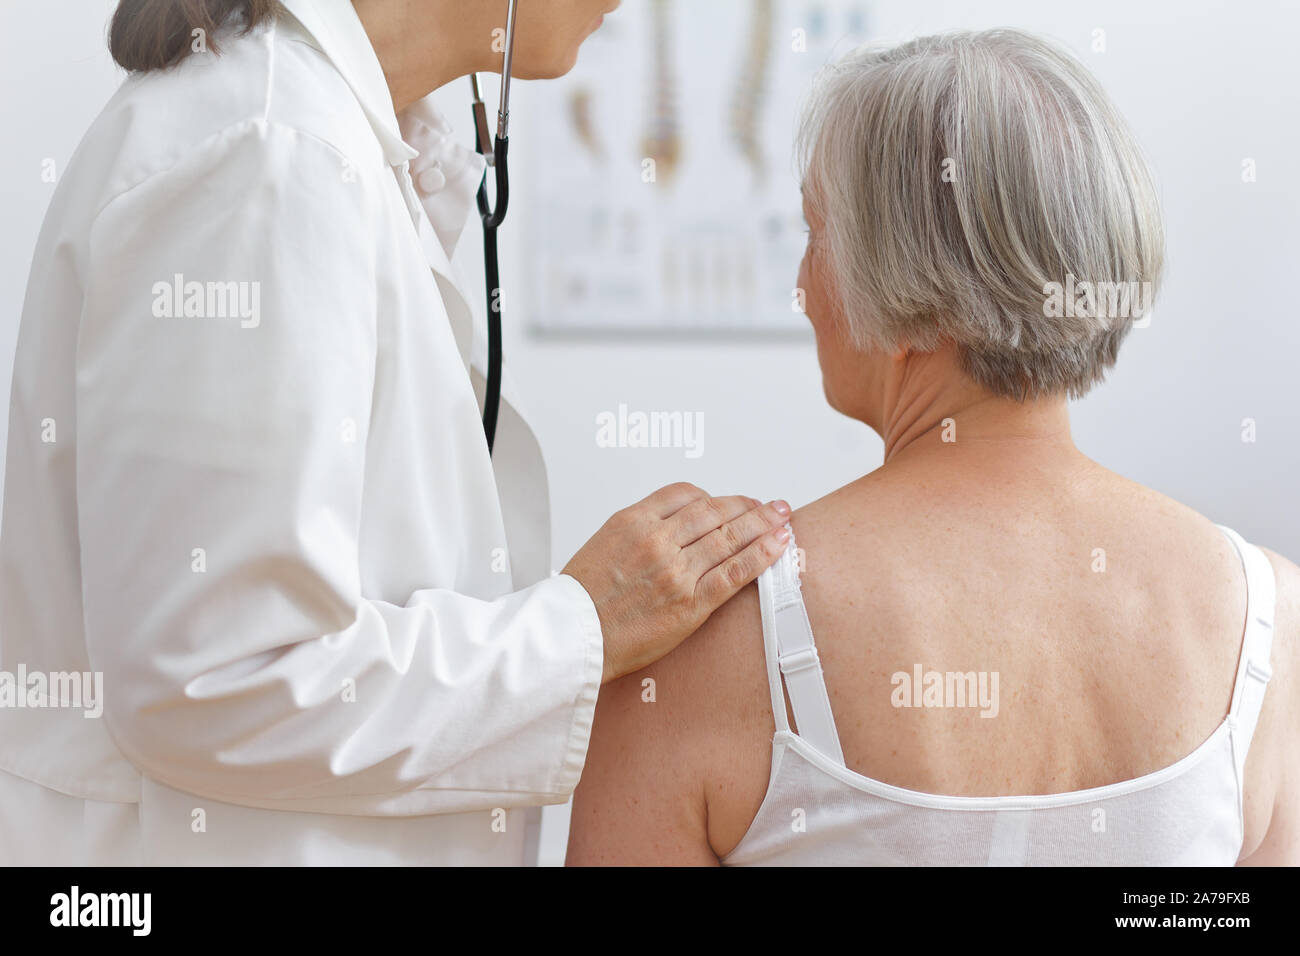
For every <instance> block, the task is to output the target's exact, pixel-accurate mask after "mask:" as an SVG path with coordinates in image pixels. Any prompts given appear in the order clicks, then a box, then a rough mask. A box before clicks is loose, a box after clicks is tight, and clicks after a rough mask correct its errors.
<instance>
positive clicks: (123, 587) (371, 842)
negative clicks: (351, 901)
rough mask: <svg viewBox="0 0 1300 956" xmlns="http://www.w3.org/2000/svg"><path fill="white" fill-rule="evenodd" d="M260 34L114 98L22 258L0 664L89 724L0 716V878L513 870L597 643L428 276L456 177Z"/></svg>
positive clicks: (577, 727)
mask: <svg viewBox="0 0 1300 956" xmlns="http://www.w3.org/2000/svg"><path fill="white" fill-rule="evenodd" d="M285 6H286V7H287V8H288V9H289V10H290V11H291V12H292V14H293V15H292V16H290V17H287V18H284V19H282V20H281V21H280V22H279V23H278V24H275V25H268V26H263V27H260V28H258V29H256V30H254V31H253V32H252V33H251V34H249V35H247V36H243V37H238V36H236V34H235V33H234V31H229V32H228V33H223V34H222V35H220V36H218V37H216V38H214V39H216V40H217V42H218V43H219V44H220V49H221V55H220V56H215V55H213V54H211V53H207V54H194V55H191V56H190V57H188V58H187V59H185V60H184V61H183V62H182V63H181V65H180V66H178V67H177V68H176V69H174V70H171V71H168V72H166V73H160V74H151V75H146V76H143V77H132V78H129V79H128V80H127V81H126V82H125V84H124V85H123V86H122V88H121V89H120V90H119V91H118V93H117V94H116V95H115V96H114V97H113V99H112V100H111V102H110V103H109V104H108V106H107V107H106V108H105V109H104V112H103V113H102V115H101V116H100V117H99V119H98V120H97V121H96V122H95V124H94V126H93V127H92V128H91V130H90V131H89V132H88V133H87V135H86V137H85V139H84V141H83V142H82V144H81V146H80V148H79V150H78V152H77V154H76V156H75V157H74V158H73V160H72V161H71V163H70V164H69V166H68V168H67V170H66V172H65V174H64V177H63V180H62V182H61V183H60V185H59V187H58V190H57V191H56V193H55V196H54V198H53V200H52V202H51V205H50V209H49V212H48V215H47V218H46V222H45V225H44V228H43V230H42V232H41V236H40V239H39V242H38V245H37V248H36V251H35V256H34V261H33V265H32V274H31V282H30V285H29V288H28V292H27V299H26V303H25V307H24V312H23V318H22V325H21V330H20V334H19V342H18V352H17V361H16V364H15V369H14V380H13V395H12V405H11V412H10V427H9V448H8V460H7V472H6V485H5V499H4V513H3V531H2V533H0V672H7V673H9V674H10V675H11V678H10V680H11V684H10V690H11V691H12V690H13V689H14V688H15V686H16V684H15V683H14V682H15V681H16V677H17V672H18V669H19V668H25V670H26V672H27V673H28V675H29V677H28V680H29V681H30V680H31V679H32V678H31V677H30V675H31V674H32V673H44V674H49V673H54V672H91V673H95V672H98V673H102V675H103V701H104V710H103V714H102V716H101V717H98V718H94V717H86V716H84V711H83V709H77V708H74V707H48V706H46V707H36V706H30V704H33V703H39V702H40V694H39V693H37V692H36V691H34V690H33V689H32V686H31V685H30V684H28V685H26V687H25V688H22V689H20V693H19V698H20V699H14V698H13V697H12V695H11V699H10V700H9V702H8V704H7V705H5V706H0V862H4V863H14V862H86V863H130V862H141V863H164V864H170V863H216V862H222V863H278V864H295V863H304V864H318V863H320V864H351V863H503V864H516V863H526V862H530V860H531V858H532V854H533V853H534V849H533V847H535V827H536V823H537V818H538V816H539V813H540V811H538V810H537V809H536V808H537V807H539V806H540V805H541V804H547V803H561V802H563V801H565V800H566V799H567V798H568V797H569V796H570V794H571V792H572V790H573V788H574V786H575V785H576V783H577V780H578V777H579V774H580V772H581V769H582V765H583V761H584V759H585V756H586V748H587V741H588V737H589V733H590V729H591V721H592V714H593V711H594V708H595V701H596V696H597V692H598V688H599V683H600V675H601V669H602V665H603V645H602V639H601V632H600V623H599V619H598V618H597V616H596V611H595V608H594V606H593V605H592V602H591V600H590V598H589V597H588V595H587V593H586V591H585V590H584V589H583V588H582V586H581V585H580V584H579V583H578V582H577V581H575V580H574V579H573V578H570V577H567V576H563V575H558V576H551V575H550V564H549V558H550V555H549V548H550V544H549V529H548V521H549V515H548V493H547V486H546V476H545V472H544V469H543V465H542V460H541V456H540V452H539V449H538V447H537V443H536V441H535V439H534V437H533V435H532V433H531V432H530V431H529V429H528V427H527V425H526V424H525V422H524V420H523V418H522V416H521V415H520V413H519V411H518V402H517V398H516V396H515V395H514V393H513V389H512V387H511V383H510V379H509V377H508V376H506V378H505V383H504V389H503V392H504V394H503V407H502V412H501V421H500V424H499V427H498V433H497V446H496V447H497V450H496V456H495V463H494V462H493V460H492V459H490V458H489V456H488V453H487V450H486V447H485V442H484V438H483V432H482V425H481V422H480V418H479V414H480V413H479V407H478V399H476V395H475V387H476V384H477V387H478V388H479V390H480V391H481V383H482V375H481V361H476V356H481V354H482V353H483V352H484V351H485V349H484V347H483V338H484V335H483V333H482V332H481V331H479V330H477V329H476V328H475V325H476V323H475V322H474V320H473V319H472V314H473V313H472V312H471V309H470V306H469V304H468V302H467V298H466V296H465V295H463V294H462V293H461V291H460V290H459V288H458V284H457V278H456V276H455V273H454V270H453V269H452V267H451V265H450V262H449V257H450V255H451V252H452V249H453V248H454V246H455V244H456V242H457V240H458V238H459V235H460V233H461V231H462V228H463V227H464V225H465V223H466V220H467V216H468V214H469V213H470V211H471V209H472V197H473V192H474V190H475V188H476V186H477V183H478V181H479V178H480V175H481V172H482V165H481V160H480V159H479V158H478V157H477V156H476V155H474V154H473V152H472V151H471V150H469V149H467V148H466V147H464V146H461V145H459V144H457V143H456V142H454V141H453V140H451V139H450V138H448V137H447V135H446V134H447V133H448V132H449V131H448V130H447V127H446V125H445V123H444V122H443V121H442V119H441V117H439V116H438V115H437V113H436V111H435V110H434V109H433V107H432V105H431V104H430V103H429V102H428V101H425V102H423V103H420V104H418V105H417V106H416V107H414V108H412V109H411V110H410V111H408V112H407V113H404V115H403V117H402V119H401V121H400V124H399V121H398V119H397V117H396V116H395V115H394V113H393V107H392V100H391V98H390V96H389V93H388V89H387V86H386V84H385V81H384V77H383V74H382V72H381V70H380V66H379V63H378V60H377V58H376V57H375V54H374V51H373V49H372V48H371V46H370V43H369V41H368V39H367V38H366V35H365V32H364V30H363V29H362V27H361V24H360V21H359V20H358V18H357V16H356V14H355V12H354V11H353V8H352V5H351V3H350V2H348V0H285ZM474 231H475V232H477V229H475V230H474ZM229 283H233V285H229ZM177 289H179V291H180V295H179V296H178V295H176V290H177ZM223 300H224V301H223ZM236 303H238V305H236ZM472 366H476V367H473V368H472ZM494 464H495V469H494ZM2 677H3V674H2V673H0V678H2ZM91 686H93V679H92V684H91ZM87 689H88V690H89V688H87ZM2 694H3V687H0V695H2ZM3 703H4V702H3V700H0V704H3ZM20 703H21V704H25V705H28V706H18V704H20ZM84 703H85V702H84V701H83V704H84ZM523 808H533V809H527V810H526V809H523Z"/></svg>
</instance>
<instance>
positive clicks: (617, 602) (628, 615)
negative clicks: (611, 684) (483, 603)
mask: <svg viewBox="0 0 1300 956" xmlns="http://www.w3.org/2000/svg"><path fill="white" fill-rule="evenodd" d="M789 518H790V506H789V505H788V504H786V503H785V502H784V501H773V502H769V503H768V504H766V505H760V504H759V503H758V502H757V501H755V500H754V499H753V498H746V497H743V496H733V497H727V498H712V497H710V496H709V495H708V494H706V493H705V492H703V491H701V490H700V489H699V488H696V487H695V486H694V485H691V484H687V483H685V482H682V483H679V484H675V485H669V486H668V487H666V488H660V489H659V490H658V491H656V492H655V493H654V494H652V495H651V496H650V497H648V498H646V499H645V500H643V501H640V502H638V503H636V504H634V505H632V506H631V507H630V508H624V509H623V510H622V511H620V512H618V513H617V514H615V515H614V516H613V517H612V518H610V519H609V520H608V521H606V522H605V524H604V526H603V527H602V528H601V529H600V530H599V531H597V532H596V534H595V535H594V536H593V537H592V539H591V540H590V541H588V542H587V543H586V544H584V545H583V546H582V548H581V549H579V551H578V553H577V554H575V555H574V556H573V558H572V560H570V561H569V563H568V565H567V566H566V567H565V568H564V572H563V573H564V574H567V575H570V576H571V577H573V578H576V579H577V581H578V583H579V584H581V585H582V586H583V587H584V588H586V590H587V593H588V594H589V595H591V599H592V602H593V603H594V604H595V605H596V613H597V614H598V615H599V616H600V626H601V631H602V632H603V635H604V643H605V671H604V674H603V676H602V683H604V682H607V681H611V680H614V679H615V678H617V677H621V676H623V675H624V674H630V673H632V672H633V671H636V670H640V669H641V668H642V667H645V666H646V665H647V664H651V663H654V662H655V661H657V660H659V658H661V657H663V656H664V655H665V654H667V653H668V652H669V651H671V650H672V649H673V648H675V647H676V646H677V645H678V644H680V643H681V642H682V641H683V640H685V639H686V638H687V637H689V636H690V635H691V634H693V633H694V632H695V631H696V630H697V629H698V628H699V626H700V625H701V624H703V623H704V621H705V620H706V619H707V618H708V616H709V615H710V614H712V613H713V612H714V611H716V610H717V609H718V608H719V607H721V606H722V605H723V604H725V603H726V602H727V600H728V599H730V598H731V596H732V595H733V594H735V593H736V592H737V591H739V590H740V589H741V588H743V587H744V586H745V585H747V584H748V583H749V582H750V581H753V580H754V579H755V578H757V577H758V576H759V575H760V574H762V573H763V572H764V571H765V570H767V568H768V567H770V566H771V565H772V564H773V562H775V561H776V559H777V558H779V557H780V556H781V553H782V552H783V551H785V548H786V543H787V542H788V541H789V539H790V532H789V531H788V530H787V529H786V528H785V524H786V522H787V521H788V520H789Z"/></svg>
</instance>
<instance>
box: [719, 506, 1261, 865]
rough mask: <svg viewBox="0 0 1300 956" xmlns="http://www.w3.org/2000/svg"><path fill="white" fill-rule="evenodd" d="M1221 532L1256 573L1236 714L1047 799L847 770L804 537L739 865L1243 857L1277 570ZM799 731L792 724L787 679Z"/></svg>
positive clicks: (789, 582)
mask: <svg viewBox="0 0 1300 956" xmlns="http://www.w3.org/2000/svg"><path fill="white" fill-rule="evenodd" d="M1220 529H1221V530H1222V531H1223V533H1224V534H1225V535H1227V537H1228V539H1229V540H1230V541H1231V542H1232V543H1233V545H1234V546H1235V547H1236V549H1237V553H1238V554H1239V555H1240V557H1241V562H1242V565H1243V567H1244V568H1245V572H1246V588H1247V606H1246V629H1245V636H1244V639H1243V642H1242V649H1241V657H1240V664H1239V665H1238V667H1237V679H1236V683H1235V684H1234V685H1233V692H1232V704H1231V707H1230V709H1229V712H1228V716H1227V717H1226V718H1225V719H1224V721H1223V723H1221V724H1220V725H1219V726H1218V728H1216V729H1215V731H1214V733H1212V734H1211V735H1210V736H1209V738H1208V739H1207V740H1206V741H1205V742H1204V743H1202V744H1201V745H1200V746H1199V747H1197V748H1196V749H1195V750H1193V751H1192V752H1191V753H1190V754H1188V755H1187V756H1186V757H1183V758H1182V759H1181V760H1179V761H1178V762H1177V763H1175V764H1173V765H1171V766H1168V767H1165V768H1164V769H1163V770H1157V771H1156V772H1154V773H1150V774H1146V775H1144V776H1141V777H1137V778H1136V779H1133V780H1125V781H1123V782H1121V783H1114V784H1110V785H1108V786H1104V787H1095V788H1093V789H1090V790H1076V791H1073V792H1070V793H1054V794H1050V795H1045V796H1010V797H957V796H939V795H937V794H930V793H920V792H917V791H915V790H906V789H903V788H902V787H895V786H891V785H890V784H887V783H882V782H880V781H879V780H873V779H871V778H870V777H864V776H862V775H861V774H858V773H854V772H853V771H852V770H849V769H848V768H847V767H846V766H845V765H844V755H843V752H842V751H841V749H840V740H839V735H838V733H837V732H836V730H835V718H834V717H833V716H832V714H831V708H830V699H829V698H828V697H827V694H826V684H825V681H824V680H823V678H822V669H821V663H820V662H819V660H818V658H817V648H816V645H815V644H814V643H813V635H812V628H811V627H810V625H809V623H808V614H807V611H806V610H805V608H804V604H803V596H802V594H801V593H800V587H799V570H798V567H797V565H796V563H795V548H794V539H793V538H791V540H790V544H789V545H788V546H787V549H786V552H785V554H784V555H783V556H782V557H781V559H780V560H779V561H778V562H777V563H776V564H775V565H774V566H773V567H772V568H770V569H769V570H768V571H767V572H765V573H764V574H763V575H762V576H761V577H760V578H759V579H758V593H759V599H760V606H761V608H762V614H763V647H764V651H765V653H766V656H767V677H768V686H769V689H770V691H771V696H772V713H773V716H774V717H775V719H776V733H775V734H774V735H773V736H772V770H771V776H770V778H769V781H768V787H767V794H766V796H765V797H764V799H763V803H762V806H761V807H760V808H759V810H758V813H757V815H756V816H755V817H754V820H753V822H752V823H751V824H750V827H749V830H748V831H747V832H746V833H745V836H744V837H743V838H742V839H741V841H740V843H739V844H737V845H736V848H735V849H734V850H732V851H731V853H729V854H728V855H727V856H726V857H725V858H724V859H723V861H722V862H723V864H724V865H727V866H752V865H782V866H809V865H824V866H851V865H866V866H881V865H884V866H889V865H941V866H985V865H988V866H1089V865H1095V866H1197V865H1223V866H1231V865H1232V864H1234V863H1236V861H1237V856H1238V855H1239V854H1240V852H1241V843H1242V779H1243V778H1242V771H1243V768H1244V766H1245V763H1246V752H1247V750H1248V749H1249V748H1250V740H1251V736H1252V735H1253V734H1254V731H1255V722H1256V720H1257V719H1258V718H1259V709H1260V705H1261V704H1262V703H1263V699H1264V689H1265V686H1266V685H1267V683H1268V679H1269V677H1270V674H1271V671H1270V668H1269V658H1270V652H1271V647H1272V643H1273V604H1274V594H1275V584H1274V580H1273V568H1272V565H1271V564H1269V561H1268V558H1267V557H1266V556H1265V555H1264V553H1263V552H1262V551H1260V550H1259V549H1258V548H1256V547H1254V546H1253V545H1250V544H1247V543H1246V542H1245V541H1243V540H1242V539H1241V537H1240V536H1239V535H1237V533H1236V532H1234V531H1232V530H1230V529H1228V528H1224V527H1222V526H1220ZM782 675H784V677H785V686H786V690H787V691H788V692H789V695H790V704H791V707H792V708H793V710H794V719H795V724H796V725H797V726H798V728H799V733H798V734H795V733H792V732H791V730H790V721H789V718H788V717H787V715H786V710H785V700H784V696H783V694H782V692H781V678H782Z"/></svg>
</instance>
